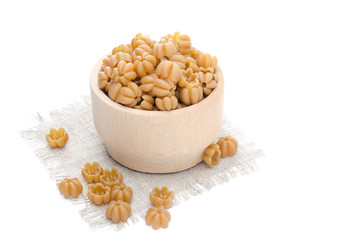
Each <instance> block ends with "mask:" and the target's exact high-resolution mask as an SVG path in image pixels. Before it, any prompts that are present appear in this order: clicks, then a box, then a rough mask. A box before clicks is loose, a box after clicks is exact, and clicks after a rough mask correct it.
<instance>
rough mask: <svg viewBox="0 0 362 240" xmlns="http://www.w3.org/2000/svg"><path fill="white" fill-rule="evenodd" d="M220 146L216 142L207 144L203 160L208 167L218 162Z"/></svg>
mask: <svg viewBox="0 0 362 240" xmlns="http://www.w3.org/2000/svg"><path fill="white" fill-rule="evenodd" d="M220 154H221V152H220V147H219V145H217V144H211V145H210V146H208V147H207V148H206V150H205V153H204V162H205V163H206V165H207V166H208V167H210V168H212V167H214V166H215V165H217V164H219V157H220Z"/></svg>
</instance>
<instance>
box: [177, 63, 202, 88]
mask: <svg viewBox="0 0 362 240" xmlns="http://www.w3.org/2000/svg"><path fill="white" fill-rule="evenodd" d="M199 84H200V83H199V75H198V74H197V73H194V72H193V71H192V69H191V68H188V69H187V70H186V71H185V70H183V71H182V76H181V78H180V81H179V82H178V85H179V86H180V87H182V88H187V89H191V88H197V87H198V86H199Z"/></svg>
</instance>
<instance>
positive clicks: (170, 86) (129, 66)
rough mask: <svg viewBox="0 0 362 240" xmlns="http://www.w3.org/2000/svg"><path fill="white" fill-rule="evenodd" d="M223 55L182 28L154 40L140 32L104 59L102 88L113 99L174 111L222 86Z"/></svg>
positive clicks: (139, 107) (148, 107)
mask: <svg viewBox="0 0 362 240" xmlns="http://www.w3.org/2000/svg"><path fill="white" fill-rule="evenodd" d="M216 65H217V58H216V57H215V56H211V55H210V54H208V53H203V52H201V51H199V50H197V49H196V48H194V47H193V46H192V44H191V39H190V37H189V36H188V35H185V34H180V33H178V32H176V33H174V34H173V35H172V34H168V35H166V36H164V37H161V39H160V41H158V42H157V41H155V40H152V39H151V38H150V37H149V36H147V35H142V34H140V33H139V34H137V35H136V36H135V37H134V38H133V39H132V41H131V43H130V44H126V45H124V44H122V45H120V46H118V47H115V48H114V49H113V50H112V54H111V55H108V56H107V57H105V58H104V59H103V64H102V66H101V70H100V72H99V74H98V83H99V88H100V89H101V90H103V91H104V92H105V94H107V95H108V97H109V98H110V99H112V100H113V101H115V102H117V103H120V104H122V105H124V106H128V107H131V108H136V109H141V110H154V111H158V110H160V111H169V110H173V109H179V108H183V107H186V106H189V105H192V104H196V103H198V102H200V101H201V100H202V99H204V98H205V97H207V96H208V95H209V94H210V93H211V92H212V91H213V89H214V88H215V87H216V86H217V81H218V79H217V75H216V74H215V67H216Z"/></svg>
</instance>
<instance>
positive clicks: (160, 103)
mask: <svg viewBox="0 0 362 240" xmlns="http://www.w3.org/2000/svg"><path fill="white" fill-rule="evenodd" d="M156 106H157V108H158V109H159V110H161V111H170V110H173V109H176V108H177V106H178V100H177V98H176V97H175V96H171V97H164V98H162V99H161V98H156Z"/></svg>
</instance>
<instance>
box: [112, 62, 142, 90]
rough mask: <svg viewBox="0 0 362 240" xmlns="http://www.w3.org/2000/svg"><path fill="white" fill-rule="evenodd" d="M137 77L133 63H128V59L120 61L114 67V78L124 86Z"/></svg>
mask: <svg viewBox="0 0 362 240" xmlns="http://www.w3.org/2000/svg"><path fill="white" fill-rule="evenodd" d="M136 77H137V74H136V72H135V71H134V65H133V63H127V62H126V61H120V62H118V64H117V67H116V68H114V69H113V73H112V79H113V81H114V82H116V83H119V82H120V83H122V85H123V86H127V84H128V83H130V82H131V81H132V80H134V79H135V78H136Z"/></svg>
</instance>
